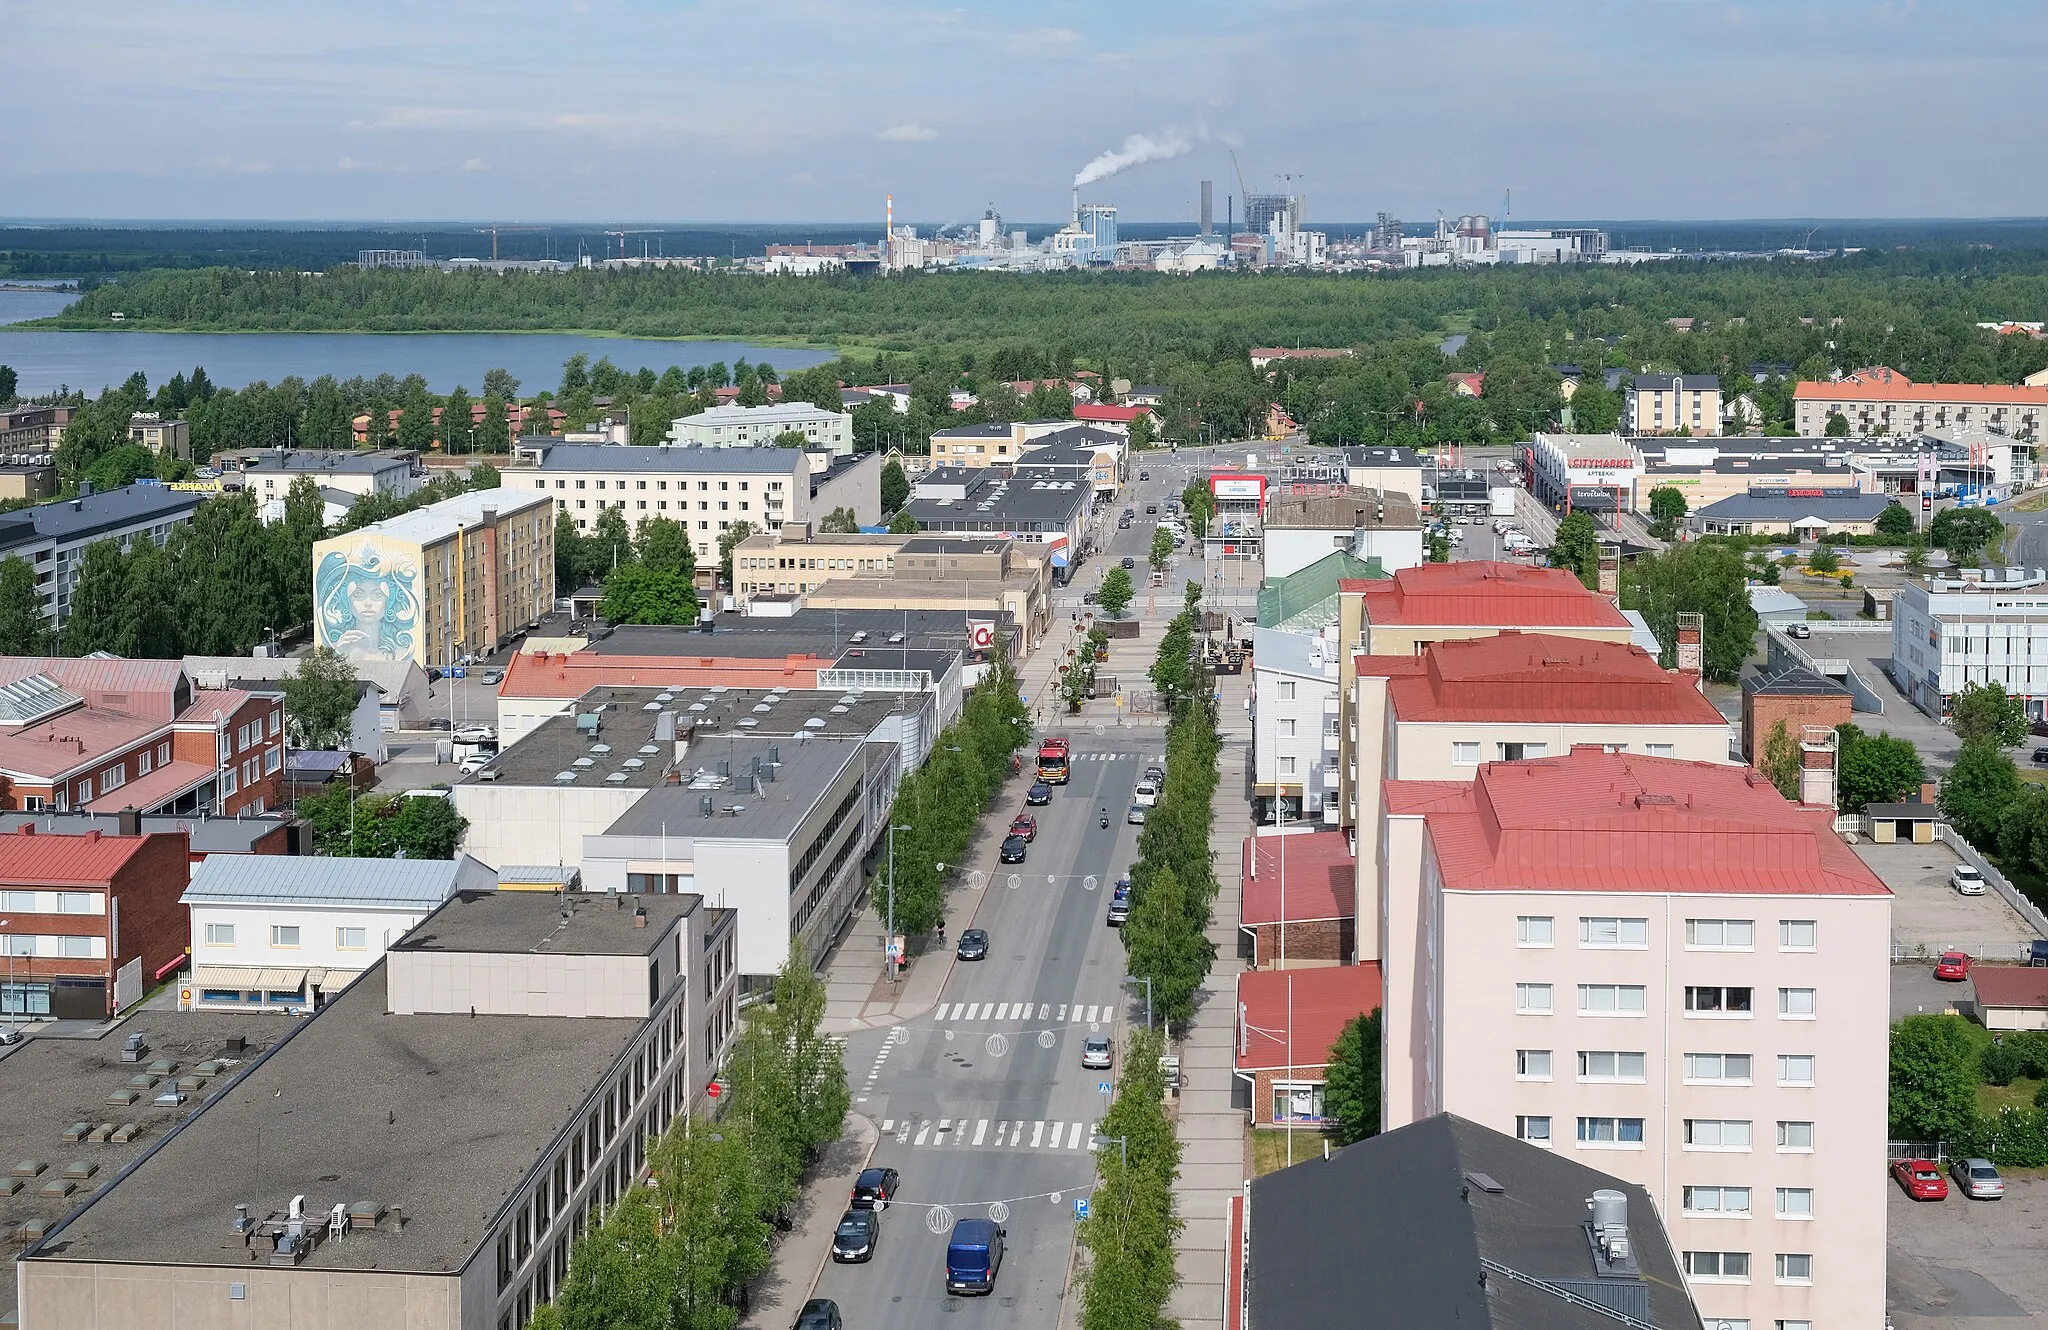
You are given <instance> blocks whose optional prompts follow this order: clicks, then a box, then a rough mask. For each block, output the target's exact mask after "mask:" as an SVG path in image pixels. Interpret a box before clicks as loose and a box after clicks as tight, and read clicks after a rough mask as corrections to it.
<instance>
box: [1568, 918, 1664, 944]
mask: <svg viewBox="0 0 2048 1330" xmlns="http://www.w3.org/2000/svg"><path fill="white" fill-rule="evenodd" d="M1579 945H1580V946H1582V947H1647V946H1649V945H1650V921H1649V920H1648V919H1616V918H1612V917H1608V916H1597V915H1596V916H1594V917H1591V918H1586V917H1583V916H1582V917H1581V918H1580V919H1579Z"/></svg>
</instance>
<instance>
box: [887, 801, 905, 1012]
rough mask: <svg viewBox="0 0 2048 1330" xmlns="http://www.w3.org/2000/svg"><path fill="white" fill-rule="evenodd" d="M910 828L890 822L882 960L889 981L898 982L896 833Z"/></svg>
mask: <svg viewBox="0 0 2048 1330" xmlns="http://www.w3.org/2000/svg"><path fill="white" fill-rule="evenodd" d="M908 830H910V828H909V827H907V826H899V825H897V823H896V822H895V821H894V820H891V821H890V823H889V922H888V928H889V932H888V934H887V936H885V937H884V938H883V939H882V960H883V963H884V964H886V965H887V966H888V967H889V982H890V983H895V982H896V957H895V955H894V952H895V949H896V833H897V832H899V831H908Z"/></svg>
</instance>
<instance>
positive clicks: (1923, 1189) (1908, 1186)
mask: <svg viewBox="0 0 2048 1330" xmlns="http://www.w3.org/2000/svg"><path fill="white" fill-rule="evenodd" d="M1892 1180H1893V1181H1895V1182H1897V1183H1898V1184H1899V1187H1900V1188H1901V1189H1902V1190H1903V1191H1904V1192H1905V1193H1906V1195H1908V1196H1910V1197H1912V1198H1913V1199H1914V1200H1916V1201H1945V1200H1947V1199H1948V1179H1947V1178H1945V1177H1943V1176H1942V1175H1941V1165H1939V1164H1937V1163H1935V1162H1934V1161H1933V1160H1932V1159H1894V1160H1893V1161H1892Z"/></svg>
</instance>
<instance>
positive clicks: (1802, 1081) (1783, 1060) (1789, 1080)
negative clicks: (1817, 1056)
mask: <svg viewBox="0 0 2048 1330" xmlns="http://www.w3.org/2000/svg"><path fill="white" fill-rule="evenodd" d="M1778 1084H1780V1085H1812V1084H1813V1054H1811V1053H1780V1054H1778Z"/></svg>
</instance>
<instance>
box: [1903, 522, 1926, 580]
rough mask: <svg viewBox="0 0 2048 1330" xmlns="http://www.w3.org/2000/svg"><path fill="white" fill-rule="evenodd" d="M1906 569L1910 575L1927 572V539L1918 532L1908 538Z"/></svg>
mask: <svg viewBox="0 0 2048 1330" xmlns="http://www.w3.org/2000/svg"><path fill="white" fill-rule="evenodd" d="M1904 567H1905V570H1906V571H1907V572H1909V573H1920V572H1925V571H1926V570H1927V538H1926V537H1925V536H1923V535H1921V534H1920V533H1919V532H1917V531H1916V532H1914V533H1913V534H1912V535H1911V536H1908V537H1907V538H1906V561H1905V565H1904Z"/></svg>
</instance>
